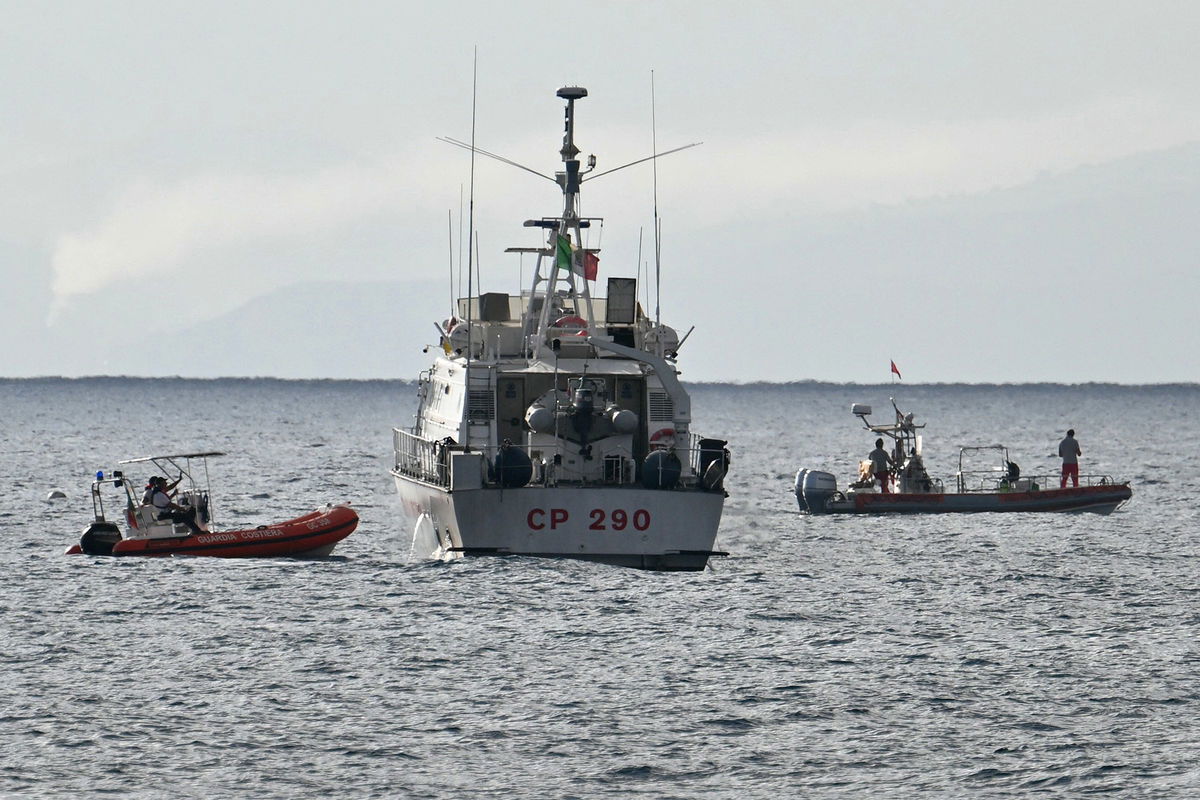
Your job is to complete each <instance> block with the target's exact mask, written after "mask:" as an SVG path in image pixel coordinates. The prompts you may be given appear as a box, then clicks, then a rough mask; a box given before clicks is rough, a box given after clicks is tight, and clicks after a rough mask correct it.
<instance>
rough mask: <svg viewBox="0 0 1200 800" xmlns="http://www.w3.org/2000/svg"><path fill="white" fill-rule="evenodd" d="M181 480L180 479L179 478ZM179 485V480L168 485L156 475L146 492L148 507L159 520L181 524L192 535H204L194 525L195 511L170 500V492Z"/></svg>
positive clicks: (164, 479)
mask: <svg viewBox="0 0 1200 800" xmlns="http://www.w3.org/2000/svg"><path fill="white" fill-rule="evenodd" d="M180 480H182V478H180ZM178 485H179V480H176V481H175V483H172V484H168V483H167V479H166V478H164V477H162V476H161V475H156V476H154V477H153V478H151V479H150V487H149V488H148V489H147V490H146V494H147V496H149V498H150V502H149V505H152V506H154V510H155V511H156V512H157V514H158V518H159V519H169V520H171V522H176V523H178V522H182V523H183V524H184V525H187V526H188V527H189V528H191V530H192V533H204V531H203V530H202V529H201V528H200V526H199V525H197V524H196V509H194V508H186V509H185V508H183V507H181V506H179V505H177V504H176V503H175V501H174V500H172V499H171V494H170V492H171V490H172V489H174V488H175V487H176V486H178Z"/></svg>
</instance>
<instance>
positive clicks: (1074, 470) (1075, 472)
mask: <svg viewBox="0 0 1200 800" xmlns="http://www.w3.org/2000/svg"><path fill="white" fill-rule="evenodd" d="M1068 477H1069V478H1070V479H1071V485H1072V486H1078V485H1079V465H1078V464H1063V470H1062V481H1061V482H1060V483H1059V484H1058V487H1059V488H1060V489H1065V488H1067V478H1068Z"/></svg>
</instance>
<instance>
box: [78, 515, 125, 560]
mask: <svg viewBox="0 0 1200 800" xmlns="http://www.w3.org/2000/svg"><path fill="white" fill-rule="evenodd" d="M119 541H121V529H120V528H118V527H117V526H116V525H114V524H113V523H111V522H100V521H96V522H93V523H92V524H91V525H88V526H87V527H86V528H84V529H83V535H82V536H80V537H79V549H80V550H82V551H83V552H85V553H87V554H88V555H89V556H111V555H112V551H113V545H115V544H116V543H117V542H119Z"/></svg>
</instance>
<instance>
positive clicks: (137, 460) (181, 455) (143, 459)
mask: <svg viewBox="0 0 1200 800" xmlns="http://www.w3.org/2000/svg"><path fill="white" fill-rule="evenodd" d="M223 455H225V454H224V453H218V452H216V451H213V452H209V453H178V454H176V455H164V456H142V457H141V458H127V459H125V460H124V461H118V462H117V463H118V464H145V463H147V462H150V461H157V460H163V461H166V460H169V459H172V458H211V457H212V456H223Z"/></svg>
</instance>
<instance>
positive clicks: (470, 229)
mask: <svg viewBox="0 0 1200 800" xmlns="http://www.w3.org/2000/svg"><path fill="white" fill-rule="evenodd" d="M478 86H479V45H475V49H474V51H473V56H472V59H471V194H470V200H469V201H468V204H467V213H468V214H469V215H470V219H469V220H468V222H467V368H466V371H465V372H464V373H463V383H464V384H465V386H464V388H465V389H466V393H467V397H466V402H467V431H466V436H464V437H463V439H464V441H463V444H464V445H466V447H467V449H470V447H471V434H470V425H471V350H472V349H473V348H474V346H475V343H474V341H472V337H473V336H474V333H475V326H474V325H473V324H472V323H473V321H474V311H473V309H472V307H471V304H472V302H473V301H474V299H475V283H474V281H473V280H472V276H473V275H474V272H473V271H472V269H471V268H472V266H473V263H474V259H472V257H471V249H472V248H473V247H474V245H475V95H476V90H477V88H478Z"/></svg>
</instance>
